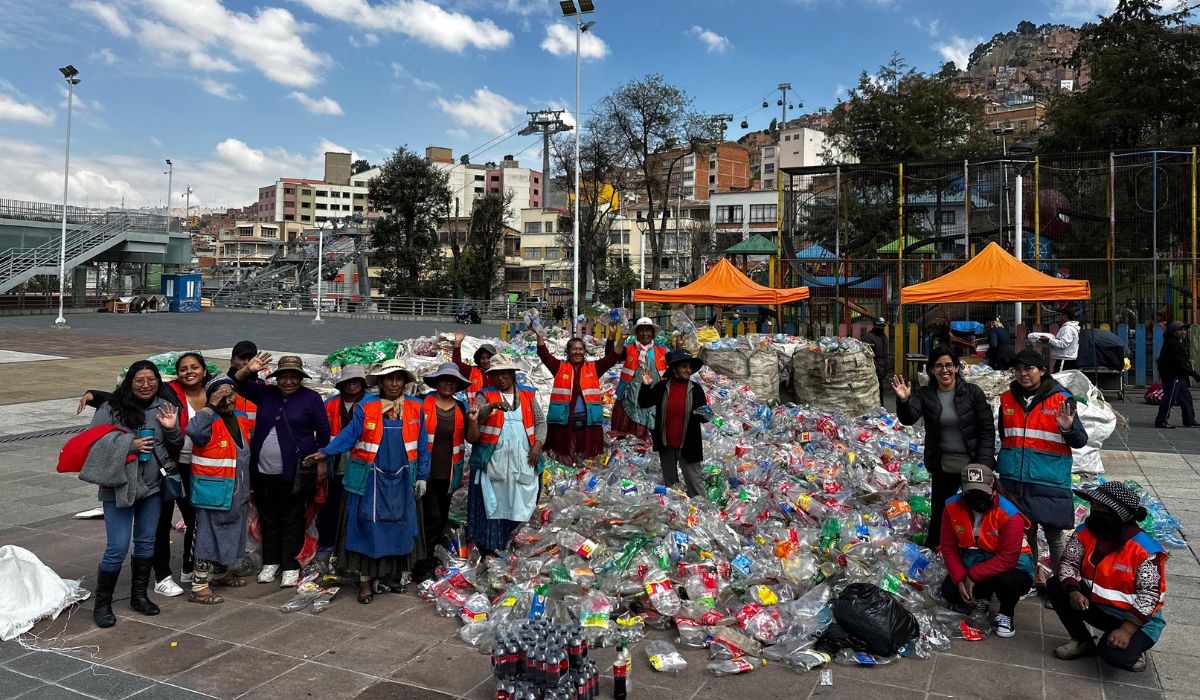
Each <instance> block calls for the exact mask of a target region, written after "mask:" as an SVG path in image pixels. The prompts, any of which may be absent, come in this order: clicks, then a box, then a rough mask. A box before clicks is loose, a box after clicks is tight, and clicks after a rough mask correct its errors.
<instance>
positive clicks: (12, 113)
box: [0, 93, 54, 126]
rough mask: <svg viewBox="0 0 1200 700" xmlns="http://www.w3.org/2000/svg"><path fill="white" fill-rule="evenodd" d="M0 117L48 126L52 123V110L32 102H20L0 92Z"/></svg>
mask: <svg viewBox="0 0 1200 700" xmlns="http://www.w3.org/2000/svg"><path fill="white" fill-rule="evenodd" d="M0 119H3V120H7V121H14V122H26V123H28V124H34V125H36V126H50V125H51V124H53V123H54V112H52V111H50V110H48V109H43V108H41V107H38V106H37V105H35V104H33V103H32V102H20V101H18V100H17V98H16V97H13V96H12V95H7V94H4V93H0Z"/></svg>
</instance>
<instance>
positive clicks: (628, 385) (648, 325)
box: [612, 317, 667, 438]
mask: <svg viewBox="0 0 1200 700" xmlns="http://www.w3.org/2000/svg"><path fill="white" fill-rule="evenodd" d="M659 330H661V329H660V328H659V327H658V324H656V323H655V322H654V321H652V320H651V319H649V318H647V317H643V318H639V319H638V320H637V325H635V326H634V327H633V338H632V339H630V340H629V342H626V343H625V344H624V345H622V346H621V352H622V353H623V357H624V358H625V364H623V365H622V366H621V379H620V381H619V382H617V402H616V405H614V406H613V410H612V436H613V437H614V438H620V437H625V436H626V435H636V436H637V437H640V438H647V437H649V436H650V429H651V428H652V427H653V426H654V407H650V408H642V407H641V406H640V405H638V388H639V387H640V386H641V385H642V381H641V377H647V376H648V377H650V384H651V386H653V385H654V384H657V383H658V380H659V378H660V377H661V376H662V373H663V372H664V371H665V370H666V369H667V348H666V347H664V346H663V345H660V344H658V343H656V342H654V336H656V335H658V332H659Z"/></svg>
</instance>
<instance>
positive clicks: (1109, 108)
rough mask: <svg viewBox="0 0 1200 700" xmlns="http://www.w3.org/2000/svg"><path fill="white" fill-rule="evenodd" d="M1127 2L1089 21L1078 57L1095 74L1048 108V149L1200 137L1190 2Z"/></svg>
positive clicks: (1197, 41)
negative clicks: (1169, 5) (1170, 5)
mask: <svg viewBox="0 0 1200 700" xmlns="http://www.w3.org/2000/svg"><path fill="white" fill-rule="evenodd" d="M1162 6H1163V3H1162V2H1160V1H1159V0H1120V2H1119V3H1118V5H1117V9H1116V10H1115V11H1114V12H1113V13H1112V14H1111V15H1109V16H1108V17H1105V18H1103V19H1101V20H1100V21H1099V22H1098V23H1093V24H1086V25H1084V27H1083V28H1082V29H1081V30H1080V33H1079V45H1078V46H1077V47H1076V49H1075V53H1074V55H1073V56H1072V57H1071V66H1072V67H1074V68H1075V69H1076V70H1077V71H1078V70H1082V69H1083V68H1084V67H1085V66H1086V67H1087V69H1088V70H1090V72H1091V82H1090V83H1089V84H1088V85H1087V86H1086V89H1084V90H1081V91H1077V92H1073V93H1068V94H1066V95H1062V96H1060V97H1057V98H1055V99H1054V100H1053V101H1052V102H1051V103H1050V106H1049V108H1048V109H1047V111H1046V120H1045V129H1046V131H1047V134H1046V135H1045V136H1043V137H1042V138H1041V139H1040V144H1039V145H1040V146H1041V147H1042V150H1053V151H1081V150H1111V149H1122V148H1137V147H1143V146H1169V145H1181V144H1191V143H1195V142H1196V141H1197V139H1200V121H1198V120H1200V33H1197V32H1196V31H1195V27H1194V26H1192V25H1191V24H1189V22H1188V20H1189V19H1190V18H1191V17H1192V11H1191V9H1190V8H1189V7H1188V5H1187V4H1180V5H1179V6H1178V8H1177V9H1175V10H1173V11H1169V12H1164V11H1163V7H1162Z"/></svg>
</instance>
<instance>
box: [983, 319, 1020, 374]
mask: <svg viewBox="0 0 1200 700" xmlns="http://www.w3.org/2000/svg"><path fill="white" fill-rule="evenodd" d="M1016 354H1017V352H1016V349H1014V348H1013V344H1012V336H1010V335H1009V333H1008V329H1007V328H1005V327H1004V322H1003V321H1001V320H1000V319H999V318H997V319H996V320H995V321H993V322H992V327H991V329H989V330H988V349H987V361H988V366H989V367H991V368H992V369H996V370H1003V369H1012V363H1013V358H1015V357H1016Z"/></svg>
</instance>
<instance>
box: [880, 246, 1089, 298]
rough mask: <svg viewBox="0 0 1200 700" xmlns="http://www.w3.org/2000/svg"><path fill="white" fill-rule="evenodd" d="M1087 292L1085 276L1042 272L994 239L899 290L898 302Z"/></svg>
mask: <svg viewBox="0 0 1200 700" xmlns="http://www.w3.org/2000/svg"><path fill="white" fill-rule="evenodd" d="M1091 296H1092V292H1091V287H1090V286H1089V285H1088V282H1087V280H1065V279H1059V278H1057V277H1051V276H1050V275H1044V274H1042V273H1040V272H1038V271H1037V270H1035V269H1033V268H1032V267H1029V266H1028V265H1026V264H1025V263H1023V262H1021V261H1020V260H1017V259H1016V258H1014V257H1013V256H1011V255H1009V254H1008V253H1007V252H1006V251H1005V250H1004V249H1003V248H1001V247H1000V246H998V245H996V244H995V243H989V244H988V246H987V247H986V248H984V249H983V252H981V253H980V254H978V255H976V256H975V257H974V258H972V259H971V260H970V262H968V263H967V264H966V265H963V266H962V267H960V268H958V269H957V270H954V271H953V272H947V273H946V274H944V275H942V276H941V277H938V278H937V279H933V280H930V281H928V282H922V283H920V284H914V285H911V286H908V287H905V288H904V289H902V290H900V303H901V304H944V303H953V302H963V301H1066V300H1073V299H1090V298H1091Z"/></svg>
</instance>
